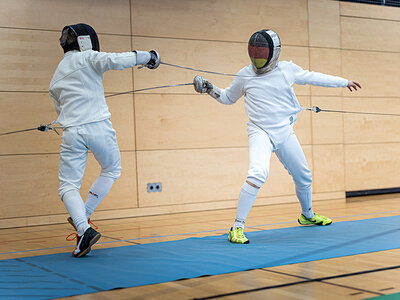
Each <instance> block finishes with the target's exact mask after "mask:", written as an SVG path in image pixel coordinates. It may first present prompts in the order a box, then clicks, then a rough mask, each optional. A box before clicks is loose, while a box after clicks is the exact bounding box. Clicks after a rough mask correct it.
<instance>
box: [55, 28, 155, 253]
mask: <svg viewBox="0 0 400 300" xmlns="http://www.w3.org/2000/svg"><path fill="white" fill-rule="evenodd" d="M60 44H61V46H62V48H63V50H64V53H65V54H64V58H63V59H62V60H61V62H60V63H59V65H58V67H57V69H56V71H55V73H54V76H53V78H52V80H51V83H50V88H49V93H50V96H51V97H52V98H53V100H54V106H55V109H56V112H57V114H58V118H57V120H56V122H57V123H59V124H60V125H61V126H62V127H63V135H62V137H61V146H60V164H59V181H60V187H59V190H58V191H59V195H60V197H61V200H62V201H63V203H64V205H65V207H66V208H67V210H68V213H69V215H70V216H71V218H69V221H70V222H71V224H72V225H73V226H74V227H75V228H76V230H77V246H76V248H75V250H74V251H73V252H72V254H73V256H75V257H81V256H84V255H86V254H87V253H89V251H90V247H91V246H92V245H93V244H94V243H96V242H97V241H98V239H99V238H100V233H98V232H97V231H96V230H94V229H93V228H91V227H90V225H89V223H88V220H89V218H90V216H91V214H92V213H93V211H94V210H95V209H96V207H97V206H98V205H99V204H100V202H101V201H102V200H103V198H104V197H105V196H106V195H107V193H108V192H109V190H110V189H111V186H112V185H113V183H114V181H115V180H116V179H118V177H119V176H120V174H121V156H120V151H119V148H118V144H117V139H116V133H115V130H114V129H113V127H112V124H111V121H110V117H111V114H110V112H109V110H108V106H107V103H106V100H105V97H104V88H103V73H104V72H106V71H108V70H122V69H125V68H132V67H134V66H136V65H144V66H146V67H148V68H149V69H155V68H157V67H158V65H159V64H160V56H159V54H158V53H157V52H156V51H154V50H152V51H150V52H148V51H132V52H124V53H106V52H100V46H99V41H98V37H97V34H96V32H95V31H94V29H93V28H92V27H90V26H89V25H87V24H75V25H69V26H65V27H64V28H63V30H62V36H61V38H60ZM89 150H90V151H91V152H92V153H93V155H94V157H95V158H96V160H97V162H98V163H99V164H100V166H101V172H100V176H99V177H98V178H97V180H96V181H95V182H94V183H93V185H92V186H91V188H90V190H89V193H88V195H87V198H86V201H85V203H84V202H83V200H82V198H81V196H80V193H79V190H80V187H81V183H82V178H83V175H84V172H85V167H86V160H87V155H88V151H89Z"/></svg>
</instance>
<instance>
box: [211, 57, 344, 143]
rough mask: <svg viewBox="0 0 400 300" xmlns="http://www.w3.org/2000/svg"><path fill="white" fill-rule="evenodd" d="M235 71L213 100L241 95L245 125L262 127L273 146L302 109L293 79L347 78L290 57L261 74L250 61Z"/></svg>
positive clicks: (323, 82) (332, 82)
mask: <svg viewBox="0 0 400 300" xmlns="http://www.w3.org/2000/svg"><path fill="white" fill-rule="evenodd" d="M236 75H238V76H235V78H234V80H233V81H232V83H231V85H230V86H229V87H228V88H227V89H224V90H221V96H220V98H219V99H217V100H218V101H219V102H221V103H223V104H233V103H235V102H236V101H237V100H238V99H239V98H240V97H242V96H243V95H244V105H245V109H246V113H247V115H248V117H249V125H255V126H257V127H259V128H261V129H263V130H264V131H265V132H266V133H267V134H268V136H269V137H270V139H271V142H272V143H273V144H274V146H275V148H276V149H277V148H278V147H279V145H280V144H282V143H283V142H285V141H286V139H287V138H288V136H289V135H290V134H291V132H292V131H293V124H294V123H295V122H296V120H297V114H298V113H299V112H300V111H301V110H302V107H301V105H300V103H299V101H298V100H297V97H296V95H295V93H294V90H293V85H294V84H295V83H296V84H302V85H304V84H311V85H317V86H325V87H346V86H347V84H348V80H347V79H344V78H341V77H337V76H331V75H326V74H322V73H317V72H310V71H308V70H303V69H302V68H301V67H299V66H297V65H296V64H294V63H293V62H291V61H290V62H288V61H279V63H278V64H277V67H276V68H275V69H273V70H272V71H270V72H268V73H266V74H264V75H257V74H256V73H255V72H254V71H253V68H252V66H251V65H250V66H247V67H244V68H243V69H241V70H240V71H239V72H238V73H237V74H236ZM246 76H247V77H246Z"/></svg>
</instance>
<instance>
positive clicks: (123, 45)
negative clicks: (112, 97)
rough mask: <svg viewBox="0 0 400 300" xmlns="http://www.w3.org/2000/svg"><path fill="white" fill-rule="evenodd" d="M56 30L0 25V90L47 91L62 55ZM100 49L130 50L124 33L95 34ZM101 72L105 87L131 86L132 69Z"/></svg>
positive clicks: (128, 88)
mask: <svg viewBox="0 0 400 300" xmlns="http://www.w3.org/2000/svg"><path fill="white" fill-rule="evenodd" d="M59 35H60V34H59V33H58V32H50V31H36V30H21V29H4V28H0V40H1V41H2V43H0V63H1V65H2V70H3V72H1V74H0V91H47V90H48V89H49V85H50V81H51V78H52V77H53V74H54V71H55V70H56V68H57V65H58V63H59V62H60V60H61V59H62V57H63V51H62V48H61V47H60V45H59V41H58V38H59ZM99 39H100V43H101V45H102V48H103V50H104V51H131V41H130V38H129V37H124V36H107V35H100V36H99ZM108 73H110V74H106V75H105V91H110V92H115V91H119V92H121V91H129V90H131V89H132V70H131V69H127V70H124V71H110V72H108Z"/></svg>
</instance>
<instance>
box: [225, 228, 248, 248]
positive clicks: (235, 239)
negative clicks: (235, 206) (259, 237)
mask: <svg viewBox="0 0 400 300" xmlns="http://www.w3.org/2000/svg"><path fill="white" fill-rule="evenodd" d="M228 240H229V241H230V242H231V243H234V244H249V243H250V241H249V239H248V238H246V236H245V235H244V232H243V228H241V227H236V228H235V229H233V227H232V228H231V230H230V231H229V236H228Z"/></svg>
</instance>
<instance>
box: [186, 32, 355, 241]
mask: <svg viewBox="0 0 400 300" xmlns="http://www.w3.org/2000/svg"><path fill="white" fill-rule="evenodd" d="M280 52H281V42H280V39H279V36H278V34H277V33H276V32H274V31H273V30H266V29H265V30H260V31H257V32H255V33H254V34H253V35H252V36H251V37H250V40H249V43H248V53H249V56H250V60H251V64H250V65H249V66H247V67H244V68H243V69H241V70H240V71H239V72H238V73H237V74H236V76H235V78H234V79H233V81H232V83H231V85H230V86H229V87H228V88H226V89H219V88H218V87H217V86H215V85H214V84H212V83H211V82H210V81H208V80H207V79H204V78H202V77H201V76H196V77H195V78H194V87H195V90H196V91H197V92H199V93H208V94H209V95H211V96H212V97H213V98H215V99H216V100H217V101H219V102H220V103H222V104H228V105H230V104H234V103H235V102H236V101H238V99H239V98H241V97H242V96H243V95H244V106H245V110H246V113H247V115H248V117H249V121H248V123H247V133H248V137H249V157H250V160H249V161H250V165H249V170H248V175H247V178H246V181H245V183H244V185H243V187H242V189H241V191H240V194H239V200H238V207H237V213H236V219H235V222H234V225H233V226H232V228H231V230H230V231H229V237H228V239H229V241H230V242H232V243H238V244H248V243H249V240H248V239H247V238H246V236H245V235H244V223H245V221H246V218H247V215H248V214H249V212H250V209H251V207H252V206H253V203H254V201H255V199H256V197H257V194H258V191H259V189H260V187H261V186H262V184H263V183H264V182H265V181H266V179H267V177H268V175H269V168H270V158H271V154H272V153H273V152H274V153H275V154H276V156H277V157H278V158H279V160H280V161H281V163H282V164H283V165H284V167H285V168H286V170H287V171H288V172H289V174H290V175H291V176H292V178H293V181H294V183H295V187H296V195H297V198H298V200H299V202H300V205H301V214H300V217H299V218H298V222H299V223H300V224H301V225H310V224H315V225H329V224H331V223H332V220H331V219H329V218H328V217H325V216H322V215H319V214H317V213H314V211H313V209H312V191H311V183H312V174H311V171H310V169H309V168H308V165H307V161H306V158H305V156H304V153H303V150H302V148H301V146H300V143H299V141H298V140H297V137H296V134H295V133H294V131H293V125H294V124H295V123H296V120H297V114H298V113H299V112H300V111H301V110H302V107H301V106H300V104H299V101H298V100H297V98H296V95H295V93H294V90H293V85H294V84H301V85H304V84H310V85H315V86H324V87H348V88H349V89H350V91H352V89H353V88H354V89H355V90H357V87H359V88H361V86H360V85H359V83H357V82H356V81H353V80H347V79H344V78H341V77H337V76H331V75H325V74H322V73H317V72H310V71H308V70H303V69H302V68H301V67H299V66H298V65H296V64H294V63H293V62H291V61H279V55H280Z"/></svg>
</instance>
